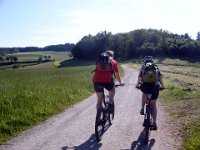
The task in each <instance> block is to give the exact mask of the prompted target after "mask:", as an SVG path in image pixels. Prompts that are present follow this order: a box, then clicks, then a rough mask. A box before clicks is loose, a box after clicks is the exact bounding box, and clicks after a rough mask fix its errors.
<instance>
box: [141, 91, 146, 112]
mask: <svg viewBox="0 0 200 150" xmlns="http://www.w3.org/2000/svg"><path fill="white" fill-rule="evenodd" d="M146 100H147V95H146V94H144V93H142V107H141V108H142V109H144V105H145V101H146Z"/></svg>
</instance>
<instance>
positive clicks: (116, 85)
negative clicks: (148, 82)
mask: <svg viewBox="0 0 200 150" xmlns="http://www.w3.org/2000/svg"><path fill="white" fill-rule="evenodd" d="M118 86H124V84H115V87H118Z"/></svg>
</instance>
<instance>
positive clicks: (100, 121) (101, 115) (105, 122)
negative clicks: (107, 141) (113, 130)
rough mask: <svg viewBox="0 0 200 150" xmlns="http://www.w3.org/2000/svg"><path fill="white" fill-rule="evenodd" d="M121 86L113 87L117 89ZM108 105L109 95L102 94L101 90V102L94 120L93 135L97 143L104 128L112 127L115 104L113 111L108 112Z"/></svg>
mask: <svg viewBox="0 0 200 150" xmlns="http://www.w3.org/2000/svg"><path fill="white" fill-rule="evenodd" d="M118 86H121V85H115V87H118ZM108 104H109V95H108V94H105V93H104V90H103V102H102V106H101V108H100V109H99V110H98V111H97V114H96V120H95V135H96V139H97V141H101V138H102V136H103V133H104V132H105V130H106V127H108V126H111V125H112V121H113V119H114V115H115V104H114V103H113V109H112V110H110V108H109V107H108Z"/></svg>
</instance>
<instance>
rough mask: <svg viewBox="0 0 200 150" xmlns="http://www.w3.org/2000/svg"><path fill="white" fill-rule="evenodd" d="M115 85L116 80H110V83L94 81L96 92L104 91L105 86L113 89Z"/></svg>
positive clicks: (107, 88) (109, 89)
mask: <svg viewBox="0 0 200 150" xmlns="http://www.w3.org/2000/svg"><path fill="white" fill-rule="evenodd" d="M114 87H115V83H114V82H109V83H103V82H97V83H94V90H95V92H103V89H104V88H105V89H106V90H108V91H111V90H112V89H113V88H114Z"/></svg>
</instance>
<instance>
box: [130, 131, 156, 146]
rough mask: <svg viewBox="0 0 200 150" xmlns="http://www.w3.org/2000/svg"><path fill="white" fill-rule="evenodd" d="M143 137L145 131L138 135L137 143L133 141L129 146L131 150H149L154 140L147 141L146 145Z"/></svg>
mask: <svg viewBox="0 0 200 150" xmlns="http://www.w3.org/2000/svg"><path fill="white" fill-rule="evenodd" d="M144 137H145V129H144V130H143V131H142V132H141V133H140V135H139V137H138V139H137V141H133V143H132V144H131V150H151V148H152V147H153V145H154V143H155V142H156V140H155V139H151V140H149V142H148V144H144Z"/></svg>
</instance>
